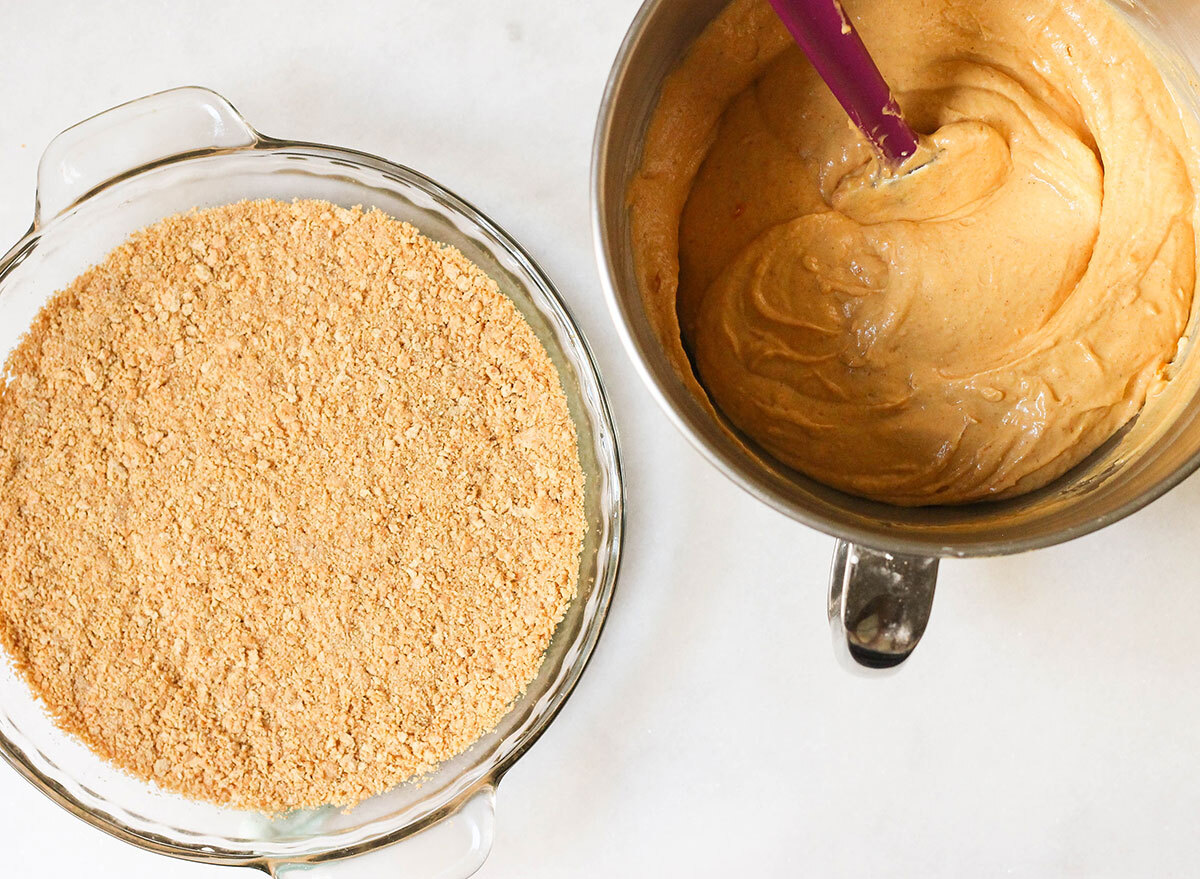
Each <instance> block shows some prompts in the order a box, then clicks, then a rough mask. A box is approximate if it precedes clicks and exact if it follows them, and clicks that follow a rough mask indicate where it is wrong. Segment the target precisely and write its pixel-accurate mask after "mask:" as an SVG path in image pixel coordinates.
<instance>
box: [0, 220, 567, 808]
mask: <svg viewBox="0 0 1200 879" xmlns="http://www.w3.org/2000/svg"><path fill="white" fill-rule="evenodd" d="M4 379H6V381H3V380H0V643H2V644H3V646H4V648H5V649H6V650H7V651H8V653H9V654H10V655H11V657H12V658H13V660H14V661H15V664H16V666H17V668H18V669H19V671H20V672H21V673H22V674H23V675H24V677H25V678H26V679H27V680H28V682H29V684H30V685H31V687H32V689H33V690H34V692H35V693H36V694H37V695H38V696H39V697H40V698H41V699H42V700H44V702H45V705H46V707H47V709H48V710H49V711H50V712H51V714H52V715H53V716H54V718H55V719H56V721H57V722H58V723H59V724H60V725H61V726H62V727H63V728H64V729H65V730H67V731H68V732H70V733H72V734H74V735H76V736H78V737H80V738H81V739H82V740H83V741H85V742H86V743H87V744H88V745H89V746H90V747H91V748H93V749H94V750H95V751H96V752H97V753H99V754H100V755H101V756H102V757H104V758H105V759H107V760H110V761H112V762H113V763H115V764H117V765H118V766H120V767H122V768H124V769H126V770H128V771H129V772H131V773H132V774H134V775H136V776H138V777H140V778H142V779H145V780H149V781H153V782H154V783H156V784H158V785H160V786H161V787H163V788H165V789H168V790H171V791H176V792H179V793H181V794H184V795H187V796H191V797H195V798H199V799H204V800H210V801H214V802H217V803H221V804H227V805H232V806H236V807H242V808H254V809H259V810H263V811H268V812H274V811H281V810H285V809H289V808H293V807H312V806H317V805H321V804H326V803H335V804H342V805H348V804H353V803H355V802H358V801H359V800H361V799H363V798H365V797H368V796H370V795H373V794H375V793H378V792H380V791H383V790H385V789H387V788H389V787H391V786H393V785H395V784H397V783H399V782H402V781H404V780H406V779H409V778H411V777H413V776H415V775H419V774H422V773H424V772H427V771H429V770H431V769H432V768H434V767H435V766H436V765H437V764H438V763H440V762H442V761H444V760H446V759H447V758H449V757H452V756H454V755H455V754H458V753H461V752H462V751H464V750H465V749H466V748H468V747H469V746H470V745H471V744H472V743H473V742H474V741H476V740H477V739H478V738H479V737H480V736H481V735H482V734H483V733H485V732H486V731H488V730H489V729H491V728H492V727H493V726H494V725H495V724H496V723H497V721H498V720H499V719H500V718H501V717H502V716H503V715H504V714H505V713H506V711H507V710H508V708H509V706H510V705H511V703H512V701H513V699H514V698H516V697H517V696H518V695H520V694H521V693H522V692H523V691H524V689H525V687H526V686H527V685H528V683H529V682H530V681H531V680H532V678H533V677H534V675H535V674H536V672H537V670H538V667H539V665H540V662H541V659H542V655H543V654H544V652H545V650H546V647H547V645H548V644H549V642H550V639H551V636H552V634H553V632H554V630H555V627H556V626H557V624H558V622H559V621H560V620H561V619H562V617H563V615H564V613H565V612H566V608H567V606H568V604H569V603H570V601H571V599H572V598H573V596H574V594H575V591H576V587H577V580H578V565H579V553H580V547H581V542H582V537H583V533H584V530H585V519H584V512H583V473H582V469H581V467H580V463H579V456H578V449H577V443H576V435H575V430H574V426H573V424H572V422H571V418H570V415H569V413H568V408H567V401H566V398H565V395H564V393H563V390H562V387H561V385H560V383H559V379H558V375H557V372H556V370H555V368H554V366H553V364H552V363H551V361H550V359H549V357H548V356H547V354H546V352H545V350H544V349H543V348H542V346H541V344H540V343H539V342H538V340H537V338H536V337H535V335H534V333H533V331H532V329H531V328H530V327H529V325H528V324H527V323H526V322H525V321H524V319H523V318H522V317H521V316H520V314H519V313H518V311H517V309H516V308H515V306H514V305H513V303H512V302H511V301H510V300H509V299H508V298H507V297H505V296H504V295H503V294H502V293H501V292H500V290H499V288H498V287H497V285H496V283H495V282H494V281H493V280H492V279H490V278H489V277H487V276H486V275H485V274H484V273H483V272H482V271H481V270H480V269H479V268H478V267H476V266H475V265H474V264H472V263H471V262H470V261H469V260H467V259H466V258H465V257H464V256H463V255H462V254H461V253H459V252H458V251H456V250H454V249H452V248H449V247H443V246H441V245H439V244H436V243H434V242H433V241H430V240H429V239H427V238H425V237H423V236H422V235H420V234H419V233H418V232H417V230H416V229H414V228H413V227H412V226H410V225H408V224H407V223H401V222H398V221H396V220H394V219H391V218H389V217H387V216H386V215H384V214H383V213H380V212H379V211H369V212H363V211H361V210H358V209H354V210H346V209H343V208H340V207H335V206H334V205H331V204H328V203H325V202H319V201H298V202H295V203H292V204H284V203H280V202H275V201H260V202H242V203H240V204H236V205H228V206H224V207H219V208H214V209H211V210H203V211H196V212H192V213H189V214H185V215H179V216H174V217H171V218H169V219H166V220H163V221H162V222H160V223H157V224H155V225H153V226H151V227H149V228H147V229H144V230H142V231H141V232H138V233H136V234H135V235H133V236H132V237H131V238H130V239H129V240H128V241H127V242H126V243H125V244H123V245H121V246H120V247H119V248H117V249H116V250H115V251H114V252H113V253H112V254H110V255H109V256H108V258H107V259H106V260H105V261H104V262H103V263H101V264H100V265H98V266H96V267H94V268H92V269H90V270H89V271H87V272H85V273H84V274H83V275H82V276H80V277H79V278H78V279H77V280H76V281H75V282H74V283H73V284H72V285H71V286H70V287H69V288H67V289H66V290H64V291H62V292H60V293H58V294H56V295H55V296H54V297H53V299H51V301H50V302H49V303H48V304H47V305H46V306H45V308H43V310H42V311H41V313H40V314H39V316H38V317H37V319H36V321H35V323H34V325H33V327H32V328H31V329H30V331H29V332H28V334H27V335H26V336H25V337H24V338H23V339H22V341H21V343H20V345H19V346H18V347H17V349H16V350H15V351H14V352H13V353H12V354H11V355H10V356H9V358H8V360H7V363H6V364H5V372H4Z"/></svg>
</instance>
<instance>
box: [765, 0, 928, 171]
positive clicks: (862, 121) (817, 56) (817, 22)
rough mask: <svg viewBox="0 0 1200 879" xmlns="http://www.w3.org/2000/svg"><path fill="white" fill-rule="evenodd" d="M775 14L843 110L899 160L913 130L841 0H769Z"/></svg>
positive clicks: (912, 141) (910, 147)
mask: <svg viewBox="0 0 1200 879" xmlns="http://www.w3.org/2000/svg"><path fill="white" fill-rule="evenodd" d="M771 5H772V6H773V7H774V8H775V12H776V13H777V14H778V15H779V18H780V19H781V20H782V21H783V23H784V24H785V25H786V26H787V29H788V30H789V31H791V33H792V36H793V37H794V38H795V40H796V42H797V43H798V44H799V45H800V48H801V49H802V50H803V51H804V54H805V55H807V56H808V59H809V61H811V62H812V65H813V67H815V68H816V70H817V73H819V74H820V76H821V78H822V79H823V80H825V84H826V85H828V86H829V90H830V91H832V92H833V94H834V97H836V98H837V99H838V101H839V102H840V103H841V105H842V106H843V107H844V108H845V110H846V113H847V114H849V116H850V118H851V119H852V120H853V121H854V124H855V125H857V126H858V127H859V129H861V130H862V133H863V134H864V135H866V136H867V138H868V139H869V140H870V141H871V142H872V143H873V144H874V145H875V147H876V148H877V149H878V150H879V152H880V153H881V154H882V155H883V156H884V157H885V158H886V159H887V160H888V161H890V162H892V163H893V164H896V165H898V164H900V163H901V162H903V161H904V160H905V159H907V158H908V157H909V156H911V155H912V154H913V153H914V152H916V150H917V135H916V133H915V132H914V131H913V130H912V129H911V128H910V127H909V126H908V123H906V122H905V121H904V117H903V116H901V115H900V107H899V105H898V104H897V103H896V99H895V97H893V95H892V90H891V89H890V88H889V87H888V84H887V82H886V80H884V78H883V74H881V73H880V72H879V68H878V67H876V66H875V61H874V59H872V58H871V55H870V53H869V52H867V47H866V46H864V45H863V41H862V40H861V39H860V38H859V36H858V31H856V30H855V29H854V25H853V23H852V22H851V21H850V18H849V17H848V16H847V15H846V13H845V11H844V10H843V9H842V4H841V3H840V2H839V0H771Z"/></svg>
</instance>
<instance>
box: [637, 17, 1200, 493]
mask: <svg viewBox="0 0 1200 879" xmlns="http://www.w3.org/2000/svg"><path fill="white" fill-rule="evenodd" d="M844 6H845V10H846V13H847V14H848V15H849V16H850V17H851V18H852V19H853V20H854V21H855V23H856V24H857V26H858V28H859V30H860V32H861V35H862V38H863V41H864V43H865V44H866V46H867V48H868V49H869V50H870V51H871V53H872V55H873V56H874V58H875V59H876V61H877V62H878V63H879V66H880V68H881V70H882V72H883V74H884V76H885V77H886V78H887V79H888V81H889V82H890V83H891V84H892V86H893V89H894V90H895V92H896V95H897V99H898V101H899V104H900V106H901V109H902V111H903V113H904V117H905V118H906V119H907V120H908V121H909V122H910V123H912V124H913V125H914V127H916V128H917V129H919V130H921V131H923V132H924V133H926V134H927V135H928V141H927V144H926V148H927V150H928V153H927V154H926V155H925V156H922V157H920V160H921V161H924V160H925V159H927V158H928V157H929V156H932V157H933V160H932V161H930V162H928V164H926V165H925V166H924V167H922V168H921V169H919V170H917V171H914V172H913V173H911V174H908V175H905V176H901V177H898V178H896V179H893V180H883V179H882V178H881V175H880V174H879V173H878V172H879V168H878V161H877V160H876V159H875V157H874V155H873V153H872V151H871V148H870V147H869V145H868V144H867V142H866V141H865V140H864V138H863V137H862V135H861V134H860V133H859V132H858V131H857V130H855V129H854V128H853V127H852V126H850V125H849V124H848V123H847V119H846V116H845V113H844V111H843V110H842V109H841V107H840V106H839V105H838V103H837V102H836V100H835V99H834V97H833V95H832V94H831V93H830V92H829V90H828V89H827V88H826V87H825V85H824V83H822V82H821V80H820V79H819V78H818V76H817V74H816V72H815V71H814V70H813V68H812V67H811V65H809V63H808V62H807V60H806V59H805V57H804V56H803V54H802V53H801V52H800V50H799V49H798V48H796V47H795V46H794V45H793V43H792V40H791V38H790V36H789V35H788V33H787V31H786V30H785V29H784V27H783V25H782V23H781V22H780V21H779V20H778V19H777V18H776V16H775V14H774V13H773V11H772V10H771V7H770V6H769V5H768V3H767V2H766V0H735V2H733V3H732V4H731V5H730V6H728V7H727V8H726V9H725V10H724V12H723V13H722V14H721V15H720V16H719V17H718V18H717V19H716V20H715V21H714V22H713V23H712V24H711V25H710V26H709V27H708V28H707V29H706V31H705V32H704V33H703V34H702V35H701V36H700V37H699V39H698V40H697V41H696V43H695V44H694V45H693V47H692V48H691V50H690V52H689V54H688V55H687V57H686V58H685V59H684V61H683V62H682V64H681V65H680V67H679V68H678V69H677V70H676V71H675V72H674V73H672V74H671V76H670V77H668V79H667V81H666V83H665V85H664V87H663V91H662V97H661V100H660V103H659V106H658V108H657V110H656V111H655V113H654V115H653V118H652V120H651V123H650V127H649V130H648V133H647V137H646V142H645V148H644V155H643V163H642V166H641V169H640V171H639V173H638V175H637V176H636V177H635V179H634V181H633V183H632V186H631V191H630V194H629V195H630V203H631V220H632V232H633V235H632V241H633V245H634V249H635V255H636V265H637V271H638V276H639V281H640V284H641V287H642V290H643V294H644V296H645V299H646V305H647V310H648V312H649V315H650V317H651V320H652V322H653V323H654V325H655V328H656V330H657V332H658V334H659V337H660V339H661V340H662V343H663V345H664V346H665V347H666V349H667V351H668V353H669V354H671V355H672V356H673V359H674V361H675V364H676V366H677V368H678V371H679V374H680V376H681V377H682V378H683V380H684V381H685V382H687V383H688V384H689V386H690V387H691V388H692V390H693V391H694V392H695V393H696V394H697V396H699V397H701V398H702V399H704V400H705V402H706V404H707V403H708V401H710V400H711V404H712V405H714V406H715V407H716V408H717V409H720V410H721V411H722V412H723V413H724V414H725V415H726V416H728V418H729V420H730V421H731V422H732V423H733V425H735V426H736V427H738V428H740V429H741V430H742V431H743V432H744V434H745V435H747V436H749V437H750V438H752V439H753V440H755V441H756V442H757V443H758V444H759V445H761V446H762V447H763V448H764V449H766V450H767V451H768V452H769V453H770V454H772V455H773V456H775V457H776V458H778V459H779V460H780V461H782V462H784V463H786V464H788V465H790V466H792V467H794V468H796V469H798V470H800V471H803V472H804V473H807V474H808V475H810V476H812V477H814V478H816V479H819V480H821V481H822V482H825V483H827V484H829V485H832V486H834V487H836V488H839V489H842V490H845V491H847V492H851V493H854V494H858V495H863V496H866V497H870V498H875V499H878V500H882V501H888V502H892V503H896V504H905V505H921V504H949V503H963V502H968V501H976V500H983V499H989V498H1003V497H1011V496H1014V495H1019V494H1022V493H1024V492H1028V491H1031V490H1033V489H1035V488H1038V487H1040V486H1042V485H1045V484H1046V483H1048V482H1050V481H1051V480H1053V479H1054V478H1055V477H1057V476H1059V475H1060V474H1062V473H1064V472H1065V471H1066V470H1067V469H1069V468H1070V467H1072V466H1074V465H1075V464H1077V463H1079V462H1080V461H1081V460H1083V458H1085V457H1086V456H1087V455H1088V454H1090V453H1091V452H1092V451H1094V450H1095V449H1096V448H1098V447H1099V446H1100V445H1101V444H1102V443H1104V442H1105V440H1107V439H1108V438H1109V437H1111V436H1112V435H1113V434H1114V433H1115V432H1116V431H1117V430H1118V429H1119V428H1120V427H1121V426H1122V425H1123V424H1125V423H1126V422H1127V421H1129V419H1130V418H1132V417H1133V416H1134V415H1135V414H1136V413H1137V412H1138V411H1139V409H1140V408H1141V407H1142V405H1143V404H1144V402H1145V401H1146V399H1147V394H1148V392H1149V390H1150V389H1151V388H1152V387H1154V386H1155V384H1156V383H1157V382H1158V381H1159V380H1160V379H1161V378H1162V377H1163V375H1164V371H1165V370H1166V367H1167V366H1168V364H1170V363H1171V361H1172V360H1173V359H1174V358H1175V357H1176V355H1177V352H1178V349H1179V345H1180V340H1181V337H1183V335H1184V333H1185V329H1186V327H1187V323H1188V320H1189V315H1190V313H1191V310H1192V305H1193V294H1194V291H1195V286H1196V275H1197V246H1196V244H1197V239H1196V235H1197V207H1198V206H1197V198H1196V192H1197V182H1198V181H1200V154H1198V152H1197V138H1196V126H1195V121H1194V119H1192V118H1191V117H1190V116H1188V115H1187V114H1186V113H1185V112H1184V111H1182V110H1181V108H1180V106H1179V105H1178V104H1177V103H1176V101H1175V98H1174V97H1173V95H1172V93H1171V91H1170V90H1169V89H1168V87H1167V85H1166V84H1165V82H1164V79H1163V75H1162V73H1161V72H1160V70H1159V69H1158V68H1157V67H1156V65H1155V62H1154V61H1153V60H1152V59H1151V57H1150V56H1149V55H1148V54H1147V49H1146V47H1145V46H1144V45H1143V44H1142V43H1141V42H1140V40H1139V39H1138V38H1137V37H1136V35H1135V34H1134V33H1133V31H1132V30H1131V29H1130V28H1129V26H1128V25H1126V24H1125V23H1124V22H1123V21H1122V20H1120V19H1119V18H1118V17H1117V15H1116V14H1115V13H1114V12H1113V11H1112V10H1111V9H1109V8H1108V6H1107V5H1105V4H1104V3H1101V2H1099V0H1019V2H1017V0H970V2H964V0H932V2H931V0H845V4H844ZM918 164H919V162H918ZM693 369H694V370H695V371H694V372H693Z"/></svg>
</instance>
